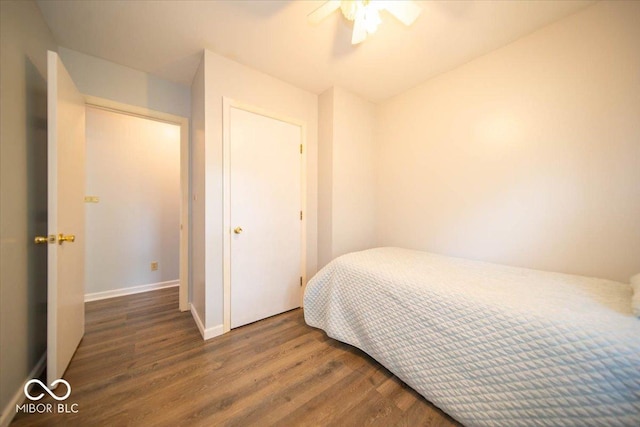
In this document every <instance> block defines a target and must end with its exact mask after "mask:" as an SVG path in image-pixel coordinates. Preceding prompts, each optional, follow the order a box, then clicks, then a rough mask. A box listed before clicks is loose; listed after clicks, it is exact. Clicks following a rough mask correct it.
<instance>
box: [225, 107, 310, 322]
mask: <svg viewBox="0 0 640 427" xmlns="http://www.w3.org/2000/svg"><path fill="white" fill-rule="evenodd" d="M223 116H224V117H223V122H224V125H223V129H224V130H223V133H224V137H223V162H224V189H223V193H224V221H223V222H224V224H225V248H224V285H225V286H224V316H223V317H224V325H223V326H224V331H225V332H227V331H229V330H230V329H231V328H235V327H239V326H242V325H245V324H248V323H252V322H254V321H257V320H260V319H263V318H266V317H269V316H273V315H275V314H279V313H282V312H285V311H288V310H291V309H294V308H297V307H300V305H301V302H302V285H303V283H304V271H305V268H304V264H305V258H306V257H305V253H304V252H305V250H304V248H305V244H304V239H305V232H304V230H305V219H306V218H305V215H304V209H303V206H305V191H304V189H305V185H304V184H305V170H304V169H305V168H304V165H305V161H304V159H305V156H304V154H305V151H304V148H303V147H304V140H303V138H304V134H305V132H304V124H302V123H299V122H296V121H295V120H291V119H289V118H286V117H282V116H279V115H277V114H274V113H272V112H269V111H265V110H262V109H259V108H255V107H252V106H248V105H244V104H241V103H238V102H235V101H233V100H230V99H225V100H224V109H223Z"/></svg>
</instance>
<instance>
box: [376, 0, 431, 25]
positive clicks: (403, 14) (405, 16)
mask: <svg viewBox="0 0 640 427" xmlns="http://www.w3.org/2000/svg"><path fill="white" fill-rule="evenodd" d="M379 7H380V9H384V10H386V11H387V12H389V13H390V14H392V15H393V16H395V17H396V18H397V19H398V20H399V21H400V22H402V23H403V24H404V25H407V26H408V25H411V24H413V22H414V21H415V20H416V19H417V18H418V16H420V13H421V12H422V8H421V7H420V6H418V4H417V3H416V2H415V1H412V0H395V1H394V0H388V1H384V2H380V5H379Z"/></svg>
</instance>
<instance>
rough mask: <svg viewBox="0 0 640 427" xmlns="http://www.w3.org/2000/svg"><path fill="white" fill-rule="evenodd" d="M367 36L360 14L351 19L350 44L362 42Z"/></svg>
mask: <svg viewBox="0 0 640 427" xmlns="http://www.w3.org/2000/svg"><path fill="white" fill-rule="evenodd" d="M366 38H367V29H366V27H365V25H364V22H363V21H362V15H359V16H357V17H356V19H355V21H353V34H352V36H351V44H358V43H362V42H363V41H364V40H365V39H366Z"/></svg>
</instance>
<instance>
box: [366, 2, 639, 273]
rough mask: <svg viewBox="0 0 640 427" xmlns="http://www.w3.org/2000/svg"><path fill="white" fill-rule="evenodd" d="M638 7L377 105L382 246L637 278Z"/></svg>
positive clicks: (539, 36)
mask: <svg viewBox="0 0 640 427" xmlns="http://www.w3.org/2000/svg"><path fill="white" fill-rule="evenodd" d="M639 23H640V2H602V3H598V4H596V5H594V6H592V7H589V8H587V9H585V10H584V11H582V12H579V13H578V14H576V15H573V16H570V17H568V18H566V19H563V20H561V21H559V22H557V23H555V24H552V25H550V26H548V27H545V28H543V29H541V30H539V31H537V32H535V33H533V34H531V35H529V36H527V37H525V38H522V39H520V40H518V41H516V42H514V43H512V44H510V45H508V46H506V47H504V48H501V49H498V50H496V51H494V52H492V53H490V54H488V55H485V56H483V57H481V58H479V59H476V60H474V61H472V62H470V63H468V64H466V65H464V66H462V67H460V68H458V69H456V70H453V71H451V72H448V73H445V74H442V75H440V76H439V77H437V78H434V79H432V80H429V81H428V82H426V83H424V84H423V85H421V86H419V87H417V88H415V89H412V90H410V91H408V92H406V93H404V94H402V95H399V96H397V97H395V98H393V99H391V100H389V101H387V102H385V103H383V104H382V105H380V107H379V109H378V121H379V122H378V123H379V124H378V128H377V132H378V136H377V145H378V158H377V162H378V171H379V176H378V189H379V198H378V215H379V220H378V231H377V232H378V239H379V243H380V244H382V245H395V246H404V247H409V248H419V249H423V250H427V251H432V252H436V253H441V254H448V255H453V256H460V257H466V258H474V259H482V260H487V261H493V262H499V263H505V264H511V265H518V266H525V267H531V268H537V269H545V270H551V271H560V272H567V273H577V274H584V275H588V276H598V277H603V278H609V279H615V280H620V281H628V279H629V276H631V275H632V274H633V273H638V272H640V81H639V79H640V45H639V42H638V41H639V40H640V25H639Z"/></svg>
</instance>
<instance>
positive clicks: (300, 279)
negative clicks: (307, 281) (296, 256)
mask: <svg viewBox="0 0 640 427" xmlns="http://www.w3.org/2000/svg"><path fill="white" fill-rule="evenodd" d="M300 286H301V287H302V276H300Z"/></svg>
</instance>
